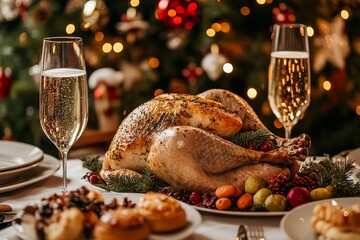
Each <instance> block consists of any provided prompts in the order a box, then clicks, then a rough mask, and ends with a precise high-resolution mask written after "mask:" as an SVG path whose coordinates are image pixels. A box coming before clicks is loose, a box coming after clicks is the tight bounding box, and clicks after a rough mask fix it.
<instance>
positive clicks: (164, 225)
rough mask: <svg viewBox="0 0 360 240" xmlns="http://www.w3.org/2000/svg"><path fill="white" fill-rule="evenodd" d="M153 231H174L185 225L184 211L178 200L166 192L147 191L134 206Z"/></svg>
mask: <svg viewBox="0 0 360 240" xmlns="http://www.w3.org/2000/svg"><path fill="white" fill-rule="evenodd" d="M136 208H137V209H138V210H139V212H140V214H141V215H143V216H144V218H145V219H146V221H147V222H148V224H149V226H150V231H151V232H154V233H164V232H172V231H176V230H178V229H180V228H183V227H184V226H185V225H186V212H185V210H184V209H183V208H182V207H181V205H180V204H179V203H178V201H177V200H176V199H174V198H172V197H170V196H168V195H166V194H162V193H156V192H148V193H146V194H145V195H144V196H143V197H141V198H140V199H139V202H138V204H137V206H136Z"/></svg>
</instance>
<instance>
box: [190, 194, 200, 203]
mask: <svg viewBox="0 0 360 240" xmlns="http://www.w3.org/2000/svg"><path fill="white" fill-rule="evenodd" d="M190 201H191V202H192V203H193V204H198V203H199V202H200V201H201V193H199V192H192V193H191V194H190Z"/></svg>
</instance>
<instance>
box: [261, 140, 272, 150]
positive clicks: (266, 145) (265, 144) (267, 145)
mask: <svg viewBox="0 0 360 240" xmlns="http://www.w3.org/2000/svg"><path fill="white" fill-rule="evenodd" d="M271 150H272V146H271V144H270V143H268V142H263V143H262V144H261V151H263V152H269V151H271Z"/></svg>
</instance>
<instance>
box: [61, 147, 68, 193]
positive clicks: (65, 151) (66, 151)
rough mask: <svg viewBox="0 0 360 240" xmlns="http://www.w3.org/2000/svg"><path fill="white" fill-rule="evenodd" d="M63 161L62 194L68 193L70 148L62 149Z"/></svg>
mask: <svg viewBox="0 0 360 240" xmlns="http://www.w3.org/2000/svg"><path fill="white" fill-rule="evenodd" d="M60 155H61V163H62V171H63V186H62V191H61V192H62V194H66V193H67V191H68V190H67V157H68V150H61V151H60Z"/></svg>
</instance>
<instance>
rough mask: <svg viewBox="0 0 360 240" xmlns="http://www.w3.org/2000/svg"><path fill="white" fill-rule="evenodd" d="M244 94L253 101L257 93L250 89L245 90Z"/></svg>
mask: <svg viewBox="0 0 360 240" xmlns="http://www.w3.org/2000/svg"><path fill="white" fill-rule="evenodd" d="M246 94H247V96H248V97H249V98H250V99H255V98H256V96H257V91H256V89H255V88H253V87H251V88H249V89H248V90H247V92H246Z"/></svg>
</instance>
